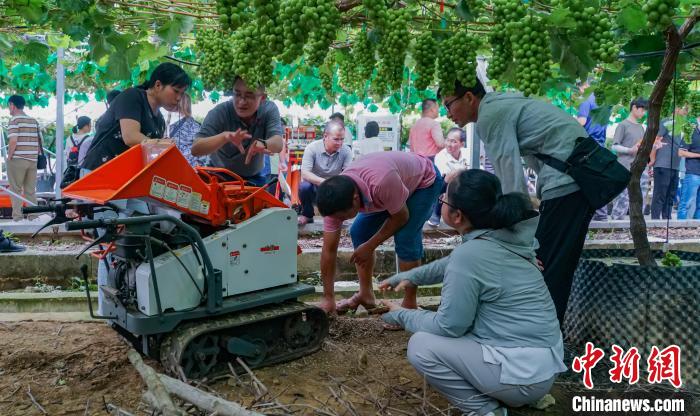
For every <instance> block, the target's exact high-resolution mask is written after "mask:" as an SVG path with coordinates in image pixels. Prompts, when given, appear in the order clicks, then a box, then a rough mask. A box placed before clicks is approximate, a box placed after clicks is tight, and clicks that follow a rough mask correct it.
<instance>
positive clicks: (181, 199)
mask: <svg viewBox="0 0 700 416" xmlns="http://www.w3.org/2000/svg"><path fill="white" fill-rule="evenodd" d="M191 195H192V188H190V187H189V186H186V185H180V190H179V192H178V193H177V206H178V207H182V208H189V207H190V196H191Z"/></svg>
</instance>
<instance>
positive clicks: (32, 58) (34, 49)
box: [22, 41, 49, 66]
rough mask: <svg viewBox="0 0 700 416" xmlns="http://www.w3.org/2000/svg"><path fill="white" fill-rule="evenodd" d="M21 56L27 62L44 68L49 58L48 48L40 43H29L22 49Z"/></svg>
mask: <svg viewBox="0 0 700 416" xmlns="http://www.w3.org/2000/svg"><path fill="white" fill-rule="evenodd" d="M22 56H23V59H25V60H26V61H27V62H35V63H37V64H39V65H41V66H45V65H46V61H47V59H48V57H49V47H48V46H46V45H44V44H43V43H41V42H36V41H31V42H29V43H27V44H26V45H24V46H23V47H22Z"/></svg>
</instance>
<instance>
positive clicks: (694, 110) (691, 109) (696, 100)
mask: <svg viewBox="0 0 700 416" xmlns="http://www.w3.org/2000/svg"><path fill="white" fill-rule="evenodd" d="M688 115H689V116H690V117H692V118H700V91H691V92H690V95H689V96H688Z"/></svg>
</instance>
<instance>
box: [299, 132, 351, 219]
mask: <svg viewBox="0 0 700 416" xmlns="http://www.w3.org/2000/svg"><path fill="white" fill-rule="evenodd" d="M344 138H345V126H344V125H343V124H342V123H340V122H338V121H329V122H328V123H326V128H325V129H324V130H323V139H322V140H316V141H314V142H312V143H309V144H308V145H307V146H306V149H304V157H303V158H302V160H301V179H302V182H301V183H300V184H299V200H300V201H301V216H300V217H299V225H306V224H311V223H313V222H314V203H315V202H316V190H317V189H318V186H319V185H320V184H321V183H322V182H323V181H324V180H326V179H327V178H330V177H331V176H335V175H339V174H340V173H341V172H342V171H343V170H345V168H346V167H348V165H349V164H350V162H351V161H352V151H351V150H350V148H349V147H348V146H344V145H343V142H344Z"/></svg>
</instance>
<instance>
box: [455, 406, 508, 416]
mask: <svg viewBox="0 0 700 416" xmlns="http://www.w3.org/2000/svg"><path fill="white" fill-rule="evenodd" d="M477 415H478V413H476V412H469V413H465V414H464V416H477ZM484 416H508V409H506V408H505V407H499V408H497V409H493V410H492V411H490V412H488V413H486V414H485V415H484Z"/></svg>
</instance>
